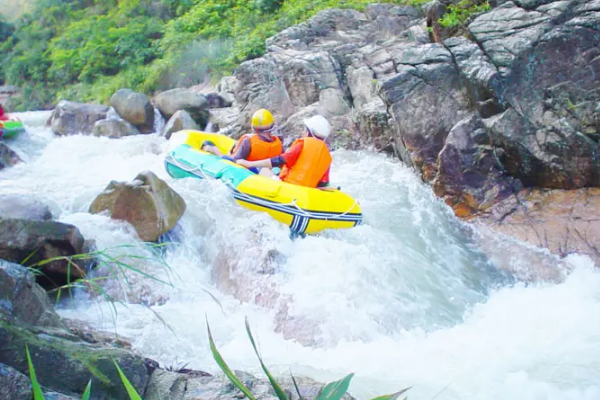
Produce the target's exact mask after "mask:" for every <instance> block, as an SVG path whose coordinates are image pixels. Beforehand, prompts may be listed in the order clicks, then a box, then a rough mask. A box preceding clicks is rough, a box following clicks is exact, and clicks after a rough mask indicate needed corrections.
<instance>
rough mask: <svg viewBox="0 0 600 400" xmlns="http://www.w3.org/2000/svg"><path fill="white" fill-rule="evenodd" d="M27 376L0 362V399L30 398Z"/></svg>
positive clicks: (22, 399)
mask: <svg viewBox="0 0 600 400" xmlns="http://www.w3.org/2000/svg"><path fill="white" fill-rule="evenodd" d="M32 398H33V393H32V392H31V382H30V381H29V378H28V377H27V376H25V375H23V374H22V373H20V372H19V371H17V370H15V369H14V368H11V367H9V366H8V365H6V364H2V363H0V400H31V399H32Z"/></svg>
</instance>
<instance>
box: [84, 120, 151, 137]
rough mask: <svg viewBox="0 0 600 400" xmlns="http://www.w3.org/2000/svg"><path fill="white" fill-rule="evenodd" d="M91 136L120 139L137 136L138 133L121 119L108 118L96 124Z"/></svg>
mask: <svg viewBox="0 0 600 400" xmlns="http://www.w3.org/2000/svg"><path fill="white" fill-rule="evenodd" d="M92 134H93V135H94V136H104V137H109V138H120V137H124V136H131V135H139V134H140V131H138V130H137V128H136V127H135V126H133V125H132V124H130V123H129V122H127V121H125V120H123V119H117V118H109V119H103V120H101V121H98V122H96V123H95V124H94V130H93V132H92Z"/></svg>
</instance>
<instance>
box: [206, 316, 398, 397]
mask: <svg viewBox="0 0 600 400" xmlns="http://www.w3.org/2000/svg"><path fill="white" fill-rule="evenodd" d="M206 329H207V330H208V340H209V343H210V349H211V352H212V355H213V358H214V359H215V361H216V363H217V365H218V366H219V368H220V369H221V371H223V373H224V374H225V376H226V377H227V379H229V381H230V382H231V383H232V384H233V386H235V387H236V388H238V389H239V390H240V391H241V392H242V393H243V394H244V396H245V397H247V398H248V399H249V400H256V397H254V395H253V394H252V392H250V389H248V388H247V387H246V385H244V384H243V383H242V381H240V380H239V379H238V377H237V376H235V374H234V373H233V372H232V371H231V368H229V366H228V365H227V363H226V362H225V360H224V359H223V357H222V356H221V354H220V353H219V351H218V350H217V346H216V345H215V341H214V340H213V337H212V334H211V332H210V326H209V324H208V321H206ZM246 333H247V334H248V338H249V339H250V343H251V344H252V348H253V349H254V352H255V353H256V356H257V357H258V361H259V362H260V366H261V368H262V370H263V371H264V373H265V375H266V376H267V378H268V379H269V383H270V384H271V387H272V388H273V391H274V392H275V394H276V395H277V398H278V399H279V400H291V398H288V396H287V395H286V394H285V391H284V390H283V389H282V388H281V386H280V385H279V384H278V383H277V381H276V380H275V378H273V375H271V373H270V372H269V370H268V369H267V367H266V366H265V363H264V362H263V360H262V357H261V356H260V353H259V352H258V348H257V347H256V341H255V340H254V337H253V336H252V332H251V330H250V324H249V323H248V319H246ZM353 376H354V374H348V375H346V376H345V377H344V378H342V379H340V380H338V381H335V382H331V383H328V384H327V385H323V386H322V387H321V389H320V390H319V392H318V393H317V395H316V396H315V398H314V399H313V400H341V398H342V397H344V395H345V394H346V392H347V391H348V387H349V386H350V380H352V377H353ZM292 381H293V383H294V386H295V389H296V392H297V393H298V398H299V399H300V400H303V397H302V394H301V393H300V390H299V389H298V385H297V384H296V379H295V378H294V376H293V375H292ZM409 389H410V388H406V389H403V390H400V391H399V392H396V393H392V394H386V395H383V396H377V397H375V398H373V399H371V400H396V399H398V398H399V397H400V396H401V395H402V394H404V393H406V392H407V391H408V390H409ZM404 400H406V398H404Z"/></svg>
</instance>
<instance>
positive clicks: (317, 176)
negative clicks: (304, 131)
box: [279, 137, 331, 187]
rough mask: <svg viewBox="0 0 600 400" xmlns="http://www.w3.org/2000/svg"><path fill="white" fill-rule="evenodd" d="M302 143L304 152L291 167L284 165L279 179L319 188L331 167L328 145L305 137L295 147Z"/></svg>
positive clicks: (296, 142) (298, 140)
mask: <svg viewBox="0 0 600 400" xmlns="http://www.w3.org/2000/svg"><path fill="white" fill-rule="evenodd" d="M298 143H302V152H301V153H300V156H299V157H298V160H296V163H295V164H294V165H292V166H291V167H288V166H287V165H285V164H284V165H283V166H282V167H281V172H280V173H279V177H280V178H281V180H282V181H285V182H288V183H293V184H295V185H300V186H307V187H317V185H318V184H319V182H320V181H321V178H323V175H325V172H327V169H328V168H329V166H330V165H331V154H330V153H329V149H328V148H327V145H326V144H325V143H324V142H323V141H322V140H319V139H316V138H313V137H305V138H302V139H297V140H296V141H294V143H292V147H294V145H296V144H298Z"/></svg>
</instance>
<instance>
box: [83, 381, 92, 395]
mask: <svg viewBox="0 0 600 400" xmlns="http://www.w3.org/2000/svg"><path fill="white" fill-rule="evenodd" d="M91 391H92V380H91V379H90V381H89V382H88V384H87V386H86V387H85V391H84V392H83V397H82V398H81V400H90V393H91Z"/></svg>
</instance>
